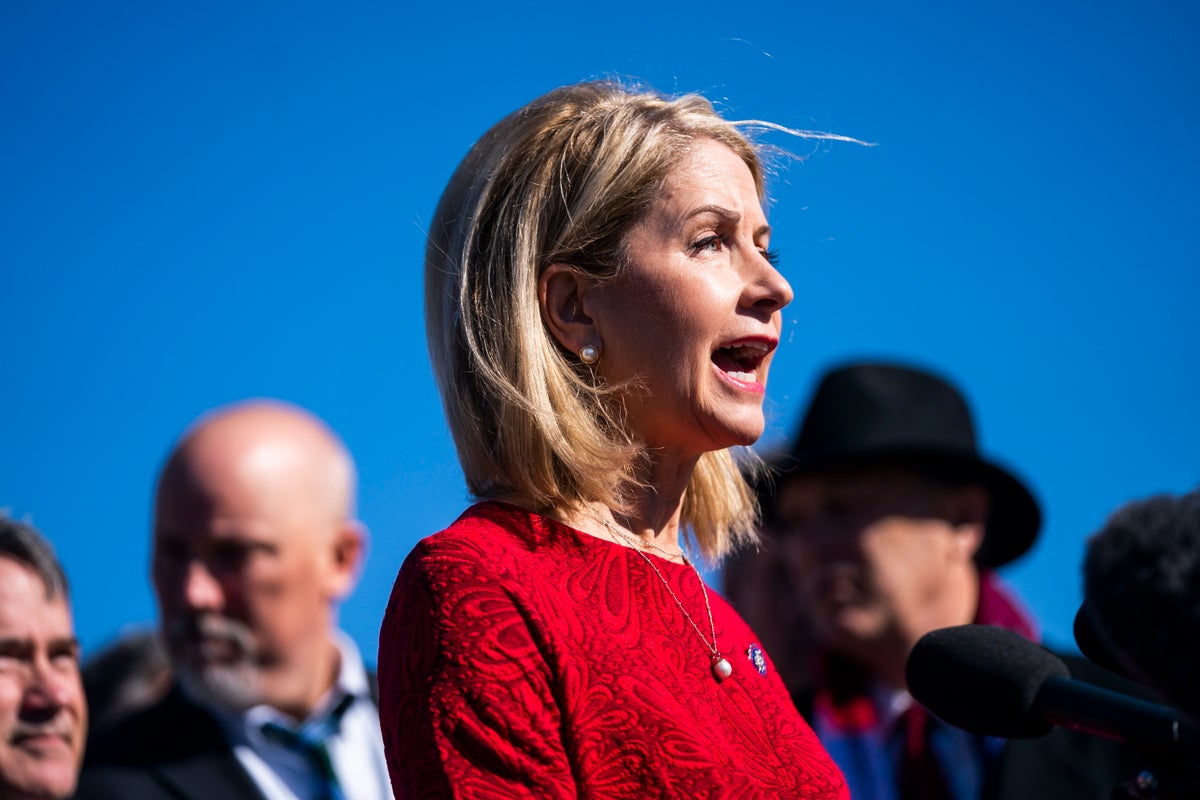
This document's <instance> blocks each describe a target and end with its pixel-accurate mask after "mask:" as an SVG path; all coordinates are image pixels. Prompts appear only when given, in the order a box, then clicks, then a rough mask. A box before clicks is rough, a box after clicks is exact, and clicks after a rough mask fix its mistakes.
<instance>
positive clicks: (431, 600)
mask: <svg viewBox="0 0 1200 800" xmlns="http://www.w3.org/2000/svg"><path fill="white" fill-rule="evenodd" d="M430 549H431V547H430V546H429V544H428V543H427V542H426V543H422V544H421V545H418V547H417V549H416V550H415V551H414V552H413V554H412V555H410V556H409V558H408V560H407V561H406V562H405V564H404V566H403V568H402V569H401V570H400V575H399V577H398V578H397V579H396V585H395V588H394V589H393V592H392V600H391V602H390V603H389V608H388V612H387V615H386V617H385V620H384V626H383V629H382V631H381V637H380V657H379V692H380V711H381V714H380V717H381V724H382V725H383V736H384V744H385V747H386V749H387V752H388V765H389V770H390V772H391V778H392V787H393V790H394V792H395V795H396V798H397V800H400V799H401V798H409V797H413V798H443V797H454V798H459V797H461V798H468V797H469V798H491V797H495V798H509V797H514V798H516V797H530V798H566V797H572V798H573V797H575V796H576V794H575V782H574V779H573V778H572V776H571V770H570V766H569V764H568V763H567V757H566V753H565V751H564V750H563V747H562V744H561V741H560V736H559V726H560V720H559V715H558V711H557V708H556V705H555V702H554V698H553V696H552V693H551V691H550V687H549V685H548V674H547V670H546V666H545V664H544V663H543V662H542V660H541V658H540V656H539V653H538V649H537V646H536V645H535V643H534V641H533V639H532V637H531V635H530V632H529V630H528V629H527V627H526V626H525V623H524V620H523V619H522V617H521V615H520V613H518V610H517V608H516V605H515V604H514V602H513V601H512V599H511V598H510V597H509V596H508V595H507V594H506V592H505V591H504V590H503V589H502V588H501V586H500V584H499V583H498V582H497V581H495V580H488V579H487V578H488V576H487V575H485V574H481V572H484V571H485V566H484V564H483V563H481V562H480V561H479V560H478V559H472V558H471V557H470V556H471V554H470V553H464V552H461V551H460V552H457V553H456V552H451V553H446V552H444V550H445V549H444V548H443V552H440V553H437V552H435V553H430V552H429V550H430ZM432 549H436V548H432ZM476 555H479V554H476Z"/></svg>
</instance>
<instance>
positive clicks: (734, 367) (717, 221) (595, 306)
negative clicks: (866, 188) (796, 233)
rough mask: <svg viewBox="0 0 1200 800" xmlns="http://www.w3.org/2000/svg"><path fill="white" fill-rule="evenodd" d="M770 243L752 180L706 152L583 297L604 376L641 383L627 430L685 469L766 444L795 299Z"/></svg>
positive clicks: (703, 145) (687, 165) (665, 192)
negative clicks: (779, 348) (617, 266)
mask: <svg viewBox="0 0 1200 800" xmlns="http://www.w3.org/2000/svg"><path fill="white" fill-rule="evenodd" d="M769 240H770V228H769V227H768V226H767V220H766V217H765V216H764V215H763V210H762V206H761V204H760V203H759V200H758V194H757V191H756V189H755V185H754V179H753V177H752V176H751V174H750V170H749V168H748V167H747V166H746V165H745V163H743V162H742V160H741V159H740V158H738V156H737V155H736V154H734V152H733V151H732V150H730V149H729V148H728V147H726V146H725V145H722V144H719V143H717V142H714V141H711V140H702V141H700V142H698V143H697V145H696V147H695V149H694V150H693V151H692V152H691V154H690V155H689V156H688V157H687V158H686V159H685V160H684V161H683V162H682V163H680V165H679V166H678V167H677V168H676V170H675V171H674V172H673V173H671V174H670V175H669V176H668V178H667V180H666V182H665V185H664V187H663V189H662V192H661V194H660V196H659V198H658V199H657V200H656V201H655V203H654V205H653V206H652V207H651V208H650V210H649V212H648V213H647V214H646V216H645V218H644V219H642V220H641V221H640V222H639V223H638V224H637V225H636V226H635V227H634V228H633V230H632V231H631V232H630V234H629V236H628V239H627V241H626V248H627V251H628V253H629V263H628V264H627V265H626V268H625V269H624V270H623V271H622V273H621V274H620V275H619V276H618V277H617V278H615V279H614V280H612V281H611V282H608V283H605V284H602V285H600V286H598V287H595V288H593V289H592V290H591V291H589V292H588V293H587V294H586V296H585V299H584V311H585V312H586V313H588V314H589V315H590V316H591V317H592V318H593V319H594V320H595V323H596V332H597V334H598V336H599V338H600V342H601V343H602V354H601V357H600V362H599V363H598V364H597V370H598V371H599V373H600V374H601V375H602V376H603V377H604V379H605V380H606V381H607V382H608V383H609V384H611V385H618V384H622V383H624V382H627V381H632V382H633V383H634V386H635V388H632V389H630V391H629V392H628V393H627V394H626V396H625V409H626V411H627V417H626V419H627V420H628V423H629V425H630V427H631V428H632V430H633V431H634V432H635V433H637V434H639V435H640V436H641V437H642V438H643V439H644V441H645V442H646V443H647V444H648V445H649V446H650V447H651V448H659V449H661V450H663V451H666V452H668V453H672V454H676V455H679V456H682V457H683V458H688V457H695V456H698V455H699V454H701V453H703V452H706V451H709V450H717V449H721V448H725V447H729V446H731V445H747V444H751V443H752V442H754V441H755V440H757V439H758V437H759V436H760V435H761V434H762V431H763V425H764V421H763V410H762V402H763V394H764V390H765V384H766V380H767V368H768V366H769V364H770V361H771V354H772V352H773V351H774V350H775V347H776V345H777V344H778V342H779V330H780V319H781V314H780V309H782V308H783V307H784V306H785V305H787V304H788V303H789V302H791V299H792V289H791V287H790V286H789V285H788V283H787V281H786V280H784V278H783V276H782V275H780V274H779V272H778V271H777V270H776V269H775V268H774V267H773V266H772V265H771V263H770V261H768V259H767V257H766V255H765V253H766V251H767V248H768V244H769Z"/></svg>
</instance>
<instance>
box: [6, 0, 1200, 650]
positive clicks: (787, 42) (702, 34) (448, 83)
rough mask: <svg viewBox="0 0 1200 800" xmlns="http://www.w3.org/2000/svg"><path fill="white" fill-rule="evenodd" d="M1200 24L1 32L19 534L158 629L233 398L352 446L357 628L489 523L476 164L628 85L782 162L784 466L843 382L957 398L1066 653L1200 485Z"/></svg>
mask: <svg viewBox="0 0 1200 800" xmlns="http://www.w3.org/2000/svg"><path fill="white" fill-rule="evenodd" d="M1198 38H1200V7H1198V6H1196V5H1194V4H1191V3H1183V2H1176V3H1144V2H1132V1H1130V2H1092V1H1088V2H1085V1H1084V0H1069V1H1068V0H1064V1H1063V2H1051V3H1046V2H1026V1H1025V0H1018V2H1006V3H992V2H984V3H952V2H932V3H920V4H902V5H898V4H892V3H878V2H858V3H806V2H796V1H795V0H789V2H765V3H757V4H741V5H739V4H729V3H703V2H702V3H691V4H677V5H671V4H666V3H663V4H656V3H644V2H638V3H630V2H622V1H620V0H618V2H606V3H603V4H565V5H564V4H550V3H546V4H527V5H524V6H522V5H521V4H515V5H514V4H480V5H479V6H478V7H472V6H471V5H470V4H466V5H463V4H457V3H426V4H419V5H418V4H410V3H401V2H395V3H355V2H348V3H339V4H336V8H335V6H334V5H333V4H324V3H305V2H289V3H274V4H273V3H251V4H245V3H232V2H212V3H199V4H194V3H159V2H103V3H102V2H96V1H95V0H80V1H79V2H56V1H54V0H10V1H9V2H5V3H3V4H2V5H0V115H2V118H0V119H2V121H0V302H2V304H3V306H2V307H3V313H2V316H0V374H2V375H3V380H4V388H3V392H2V393H0V436H2V441H3V442H4V458H3V459H0V508H3V507H7V508H9V509H10V511H11V513H13V514H14V515H16V516H18V517H28V518H30V519H32V521H33V522H34V523H36V524H37V525H38V526H40V527H41V528H42V529H43V530H44V531H45V532H46V533H47V534H48V535H49V536H50V537H51V538H52V539H53V541H54V542H55V544H56V545H57V547H58V549H59V552H60V554H61V556H62V558H63V560H64V562H65V564H66V566H67V568H68V570H69V572H70V574H71V577H72V579H73V581H74V586H75V596H76V604H77V608H76V616H77V623H78V627H79V631H80V635H81V637H82V639H83V642H84V645H85V648H87V649H93V648H95V647H97V646H98V645H100V644H102V643H103V642H105V641H106V640H107V639H109V638H110V637H112V636H113V635H114V634H116V633H117V631H118V630H119V629H120V628H121V627H122V626H123V625H125V624H127V623H136V622H149V621H151V620H153V619H154V606H153V600H152V596H151V594H150V591H149V588H148V582H147V560H148V520H149V508H150V492H151V486H152V483H153V480H154V474H155V471H156V469H157V467H158V465H159V463H160V462H161V460H162V458H163V456H164V454H165V452H166V449H167V448H168V446H169V445H170V443H171V441H172V440H173V439H174V438H175V437H176V436H177V435H178V434H179V432H180V431H181V430H182V429H183V428H184V426H186V425H187V424H188V422H189V421H190V420H192V419H193V418H194V417H195V416H196V415H197V414H199V413H201V412H202V411H204V410H206V409H208V408H210V407H212V406H214V405H217V404H220V403H224V402H227V401H231V400H235V399H240V398H245V397H251V396H271V397H279V398H283V399H286V400H290V401H292V402H295V403H299V404H301V405H304V406H307V407H309V408H311V409H312V410H313V411H315V412H316V413H318V414H319V415H321V416H323V417H324V418H325V419H327V420H328V421H329V422H330V424H331V425H332V426H333V427H334V428H336V429H337V430H338V431H339V432H340V433H341V434H342V436H343V437H344V438H345V439H346V441H347V443H348V444H349V447H350V449H351V450H352V451H353V453H354V455H355V456H356V459H357V462H358V465H359V469H360V472H361V475H362V485H361V493H360V511H361V516H362V518H363V520H364V521H365V523H366V524H367V525H368V526H369V527H370V529H371V531H372V534H373V546H372V551H371V555H370V562H369V565H368V567H367V570H366V573H365V575H364V576H363V581H362V584H361V586H360V588H359V590H358V592H357V593H356V594H355V595H354V597H353V598H352V599H351V600H350V601H349V602H348V603H347V604H346V605H345V607H344V611H343V622H344V625H345V627H346V628H347V629H348V630H349V631H350V632H351V633H352V634H353V635H354V636H355V638H356V639H357V640H358V641H359V642H360V644H361V645H362V647H363V648H364V650H365V651H366V652H367V654H368V657H369V658H373V655H374V652H375V635H376V630H377V626H378V622H379V620H380V617H381V615H382V612H383V607H384V603H385V602H386V598H387V593H388V591H389V589H390V586H391V582H392V580H393V578H394V576H395V572H396V569H397V568H398V567H399V565H400V562H401V561H402V560H403V558H404V556H405V554H406V553H407V552H408V551H409V549H410V548H411V547H412V546H413V544H414V543H415V542H416V540H417V539H418V538H420V537H422V536H425V535H427V534H429V533H431V532H433V531H436V530H438V529H440V528H441V527H443V526H445V525H446V524H448V523H449V522H450V521H451V520H452V519H453V518H454V517H455V516H456V515H457V514H458V512H459V511H460V510H461V509H462V508H463V506H464V505H465V502H466V496H465V488H464V485H463V482H462V479H461V476H460V473H459V470H458V466H457V463H456V461H455V458H454V453H453V447H452V444H451V442H450V440H449V437H448V435H447V432H446V429H445V425H444V423H443V421H442V417H441V411H440V406H439V403H438V400H437V396H436V390H435V388H434V384H433V380H432V378H431V376H430V371H429V364H428V358H427V356H426V350H425V344H424V337H423V328H422V319H421V316H422V312H421V271H422V266H421V263H422V249H423V230H424V227H425V224H426V221H427V220H428V219H429V217H430V215H431V212H432V209H433V206H434V203H435V202H436V200H437V197H438V194H439V192H440V191H441V188H442V186H443V185H444V183H445V181H446V179H447V178H448V177H449V175H450V173H451V171H452V170H453V168H454V166H455V165H456V164H457V162H458V160H459V159H460V158H461V157H462V155H463V154H464V153H465V151H466V150H467V148H468V147H469V146H470V144H471V143H472V142H473V141H474V139H475V138H476V137H478V136H479V135H480V134H481V133H482V132H483V131H484V130H485V129H486V128H487V127H488V126H489V125H490V124H491V123H493V122H494V121H496V120H497V119H498V118H499V117H501V116H502V115H503V114H505V113H507V112H508V111H510V110H512V109H513V108H515V107H517V106H518V105H520V104H522V103H524V102H526V101H528V100H530V99H532V98H533V97H535V96H537V95H538V94H541V93H542V92H544V91H546V90H548V89H550V88H552V87H554V86H556V85H559V84H562V83H568V82H573V81H577V80H581V79H585V78H593V77H604V76H629V77H633V78H636V79H640V80H643V81H645V82H647V83H649V84H651V85H653V86H655V87H657V88H660V89H663V90H667V91H692V90H694V91H700V92H702V93H704V94H705V95H707V96H708V97H709V98H711V99H713V100H714V101H716V102H717V103H718V104H719V105H720V106H721V107H722V108H723V109H724V110H725V111H726V113H727V115H728V116H730V117H733V118H760V119H768V120H772V121H774V122H778V123H781V124H783V125H789V126H794V127H802V128H817V129H823V130H831V131H835V132H837V133H841V134H845V135H849V136H854V137H858V138H860V139H864V140H868V141H871V142H875V143H878V146H877V147H873V148H863V147H858V146H855V145H847V144H830V145H821V146H815V147H814V146H813V145H812V144H811V143H806V142H803V141H794V140H793V141H789V140H787V139H786V138H779V139H772V140H771V142H772V143H773V144H777V145H782V146H786V147H789V148H790V149H792V150H793V152H795V153H797V154H799V155H804V156H806V158H805V159H804V160H803V161H801V162H798V163H794V164H791V165H781V167H780V170H779V171H778V174H776V175H775V176H774V179H773V181H772V183H771V193H772V196H773V205H772V208H771V210H770V212H769V213H770V218H771V223H772V225H773V226H774V228H775V231H776V234H775V236H774V239H773V242H772V244H773V245H777V246H778V247H779V249H780V251H781V254H782V257H783V269H784V271H785V273H786V275H787V276H788V278H789V279H790V280H791V282H792V284H793V286H794V288H795V290H796V301H795V302H794V303H793V304H792V305H791V306H790V307H789V308H788V309H787V310H786V311H785V331H786V334H785V344H784V347H783V349H782V351H781V354H780V356H779V358H778V359H777V361H776V366H775V368H773V369H772V375H771V381H772V383H771V385H770V387H769V391H768V410H769V419H770V422H769V429H768V433H767V436H766V437H765V438H764V440H763V443H764V444H771V443H777V442H779V441H780V440H781V439H782V438H784V437H786V436H787V435H788V434H789V433H790V432H792V431H793V430H794V429H795V425H796V421H797V415H798V414H799V412H800V409H801V407H802V405H803V404H804V402H805V400H806V399H807V397H808V394H809V392H810V390H811V387H812V383H813V381H814V379H815V376H816V375H817V374H818V372H819V371H820V370H821V369H822V368H823V367H824V366H826V365H828V364H830V363H831V362H835V361H839V360H842V359H845V358H850V357H858V356H869V357H891V358H903V359H906V360H915V361H918V362H920V363H923V364H926V365H929V366H932V367H935V368H937V369H938V370H940V371H943V372H945V373H947V374H949V375H952V376H953V377H955V378H956V379H957V380H958V381H959V382H960V383H961V384H962V385H963V386H964V387H965V388H966V390H967V392H968V394H969V396H970V398H971V400H972V403H973V406H974V409H975V411H976V414H977V417H978V421H979V428H980V431H981V434H982V441H983V448H984V450H985V451H986V452H987V453H989V454H991V455H993V456H995V457H996V458H997V459H999V460H1001V461H1002V462H1003V463H1005V464H1007V465H1009V466H1011V467H1012V468H1014V469H1015V470H1016V471H1017V472H1019V473H1020V474H1021V475H1023V476H1024V477H1025V478H1026V479H1027V480H1028V482H1029V483H1030V484H1031V486H1032V487H1033V488H1034V490H1035V491H1036V493H1037V495H1038V496H1039V497H1040V498H1041V500H1042V501H1043V504H1044V507H1045V511H1046V526H1045V528H1044V531H1043V536H1042V539H1041V540H1040V542H1039V544H1038V545H1037V547H1036V549H1035V550H1034V551H1033V553H1032V554H1031V555H1030V556H1028V557H1027V558H1025V559H1024V560H1023V561H1021V562H1019V563H1018V564H1017V565H1015V566H1014V567H1013V568H1012V569H1010V570H1008V572H1007V573H1006V574H1007V576H1008V577H1009V578H1010V579H1011V580H1012V581H1013V582H1014V583H1015V584H1016V586H1017V588H1018V591H1019V592H1020V593H1021V595H1022V596H1023V597H1024V598H1025V599H1026V601H1027V602H1028V603H1029V605H1030V606H1032V608H1033V609H1034V610H1035V612H1036V613H1037V614H1038V615H1039V616H1040V617H1041V619H1042V621H1043V623H1044V626H1045V628H1046V630H1047V632H1048V634H1049V635H1050V638H1051V639H1052V640H1054V641H1056V642H1058V643H1069V641H1070V624H1071V619H1072V616H1073V614H1074V611H1075V608H1076V606H1077V604H1078V599H1079V597H1078V595H1079V565H1080V560H1081V558H1082V554H1083V547H1084V545H1083V542H1084V538H1085V537H1086V535H1087V534H1089V533H1091V532H1093V531H1095V530H1096V529H1097V528H1098V527H1099V526H1100V525H1101V524H1102V522H1103V520H1104V518H1105V517H1106V516H1107V514H1108V513H1109V512H1110V511H1112V510H1113V509H1114V508H1116V507H1117V506H1118V505H1120V504H1121V503H1123V502H1125V501H1127V500H1129V499H1132V498H1135V497H1141V496H1145V495H1147V494H1150V493H1153V492H1157V491H1163V490H1171V491H1182V490H1186V489H1189V488H1192V487H1193V486H1195V485H1196V484H1197V482H1198V480H1200V425H1198V424H1197V418H1196V416H1197V414H1196V407H1197V404H1198V398H1200V369H1198V368H1197V367H1198V366H1200V365H1198V363H1197V357H1196V345H1197V342H1198V341H1200V314H1198V308H1197V306H1198V300H1200V277H1198V276H1200V270H1198V267H1200V264H1198V263H1197V252H1198V251H1200V248H1198V246H1197V245H1198V244H1200V242H1198V241H1197V240H1198V238H1200V233H1198V231H1200V226H1198V225H1197V219H1198V218H1200V199H1198V196H1197V187H1198V186H1200V151H1198V148H1197V145H1196V138H1197V137H1196V131H1197V127H1198V123H1200V102H1198V99H1200V91H1198V89H1200V85H1198V84H1200V49H1198V48H1197V47H1196V45H1195V43H1196V41H1197V39H1198Z"/></svg>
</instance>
